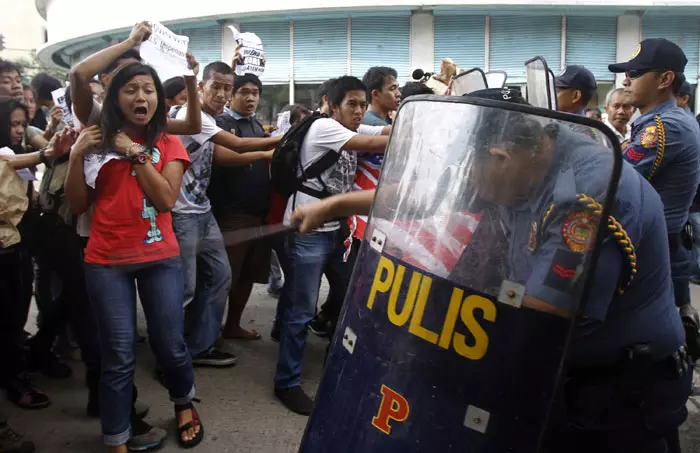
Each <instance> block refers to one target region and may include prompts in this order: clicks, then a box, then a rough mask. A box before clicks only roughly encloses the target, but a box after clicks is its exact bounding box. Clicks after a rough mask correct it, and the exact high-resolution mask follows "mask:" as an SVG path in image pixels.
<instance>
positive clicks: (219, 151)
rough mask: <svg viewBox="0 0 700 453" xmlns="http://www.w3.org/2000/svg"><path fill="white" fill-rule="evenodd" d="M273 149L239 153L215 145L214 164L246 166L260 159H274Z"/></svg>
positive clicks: (220, 165)
mask: <svg viewBox="0 0 700 453" xmlns="http://www.w3.org/2000/svg"><path fill="white" fill-rule="evenodd" d="M272 153H273V151H251V152H248V153H237V152H236V151H231V150H230V149H228V148H225V147H223V146H220V145H214V165H217V166H219V167H245V166H246V165H250V164H252V163H255V162H257V161H259V160H270V159H272Z"/></svg>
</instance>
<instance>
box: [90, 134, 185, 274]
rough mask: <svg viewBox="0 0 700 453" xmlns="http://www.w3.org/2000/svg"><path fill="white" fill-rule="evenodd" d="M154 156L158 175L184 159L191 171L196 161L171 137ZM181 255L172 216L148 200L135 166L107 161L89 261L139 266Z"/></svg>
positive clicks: (163, 139)
mask: <svg viewBox="0 0 700 453" xmlns="http://www.w3.org/2000/svg"><path fill="white" fill-rule="evenodd" d="M149 154H151V161H152V162H153V165H154V166H155V168H156V170H158V172H161V171H163V167H164V166H165V164H167V163H168V162H170V161H173V160H178V159H179V160H182V161H183V162H184V163H185V169H186V168H187V166H188V165H189V162H190V158H189V155H188V154H187V151H186V150H185V147H184V146H183V145H182V142H181V141H180V140H178V139H177V137H175V136H172V135H167V134H163V135H162V136H161V137H160V139H159V140H158V141H157V142H156V146H155V148H153V150H152V151H150V152H149ZM147 165H148V164H147ZM179 255H180V247H179V245H178V243H177V238H176V237H175V233H174V232H173V222H172V217H171V215H170V213H169V212H158V211H157V210H156V208H155V207H154V206H153V205H152V204H151V203H150V201H148V200H147V199H146V196H145V194H144V192H143V190H142V189H141V186H140V185H139V183H138V181H137V180H136V174H135V173H134V171H133V168H132V165H131V161H129V160H126V159H113V160H110V161H109V162H107V163H106V164H105V165H104V166H103V167H102V168H101V169H100V172H99V174H98V176H97V181H96V182H95V213H94V214H93V216H92V229H91V232H90V240H89V242H88V245H87V249H86V251H85V262H86V263H90V264H102V265H112V264H137V263H148V262H152V261H158V260H162V259H166V258H172V257H175V256H179Z"/></svg>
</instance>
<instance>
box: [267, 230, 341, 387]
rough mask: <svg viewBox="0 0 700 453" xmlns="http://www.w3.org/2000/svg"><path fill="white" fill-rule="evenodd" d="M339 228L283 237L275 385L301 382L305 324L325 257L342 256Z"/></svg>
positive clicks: (313, 306)
mask: <svg viewBox="0 0 700 453" xmlns="http://www.w3.org/2000/svg"><path fill="white" fill-rule="evenodd" d="M343 251H344V247H343V242H342V239H341V238H340V231H331V232H325V233H311V234H308V235H306V236H301V235H299V234H298V233H294V234H290V235H288V236H287V237H285V260H284V261H286V262H285V263H283V269H284V270H285V272H286V275H285V282H284V288H283V289H282V295H281V296H280V300H279V307H280V309H281V311H282V313H281V316H280V317H281V320H282V324H281V331H280V356H279V361H278V362H277V373H276V374H275V388H277V389H285V388H290V387H295V386H298V385H300V384H301V363H302V358H303V357H304V347H305V346H306V334H307V325H308V324H309V322H310V321H311V319H313V317H314V315H315V314H316V303H317V301H318V290H319V287H320V285H321V275H322V274H323V268H324V267H325V265H326V263H327V262H328V261H329V260H342V259H343Z"/></svg>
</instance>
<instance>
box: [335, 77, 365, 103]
mask: <svg viewBox="0 0 700 453" xmlns="http://www.w3.org/2000/svg"><path fill="white" fill-rule="evenodd" d="M351 91H364V92H365V93H366V92H367V87H366V86H365V84H364V83H362V80H360V79H358V78H357V77H353V76H343V77H338V78H337V79H336V80H335V81H334V82H333V83H332V84H331V86H330V87H329V88H328V102H329V103H330V105H335V106H338V105H340V104H342V103H343V99H345V96H347V94H348V93H349V92H351Z"/></svg>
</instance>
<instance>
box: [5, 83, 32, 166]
mask: <svg viewBox="0 0 700 453" xmlns="http://www.w3.org/2000/svg"><path fill="white" fill-rule="evenodd" d="M17 109H20V110H22V111H24V114H25V115H26V116H27V122H29V110H28V109H27V106H26V105H24V104H22V103H21V102H19V101H18V100H16V99H14V98H10V97H7V96H0V148H4V147H8V148H10V149H12V150H13V151H14V152H15V153H17V154H19V153H22V152H23V150H22V148H21V146H16V145H12V139H11V138H10V118H12V112H14V111H15V110H17Z"/></svg>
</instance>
